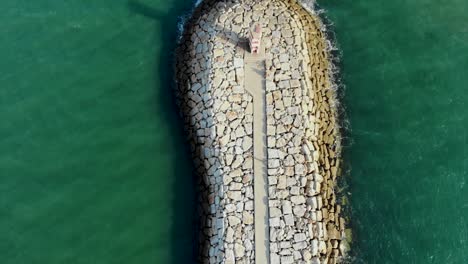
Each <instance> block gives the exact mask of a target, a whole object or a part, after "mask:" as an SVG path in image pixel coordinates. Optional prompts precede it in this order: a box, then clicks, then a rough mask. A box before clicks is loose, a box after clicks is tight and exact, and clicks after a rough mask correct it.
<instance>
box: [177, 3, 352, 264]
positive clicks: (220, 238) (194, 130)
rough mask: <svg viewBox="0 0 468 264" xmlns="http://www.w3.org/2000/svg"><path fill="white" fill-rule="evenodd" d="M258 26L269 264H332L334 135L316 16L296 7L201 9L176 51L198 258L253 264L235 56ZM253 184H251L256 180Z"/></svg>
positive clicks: (246, 102)
mask: <svg viewBox="0 0 468 264" xmlns="http://www.w3.org/2000/svg"><path fill="white" fill-rule="evenodd" d="M253 22H258V23H261V24H262V26H263V27H264V30H265V31H264V45H265V49H266V51H267V52H266V53H265V69H266V72H265V88H266V92H265V97H266V98H265V99H266V111H265V112H266V117H265V118H266V123H267V127H266V131H265V132H266V138H267V140H266V141H267V144H266V145H267V146H266V148H267V159H266V160H265V163H266V166H267V169H268V214H269V219H268V220H269V221H268V224H269V234H268V235H269V245H268V247H269V248H268V251H269V256H268V257H269V263H340V262H342V261H343V259H344V257H345V256H346V253H347V251H348V248H349V245H348V241H347V234H346V233H347V232H345V228H346V223H345V219H344V217H343V215H342V207H341V205H340V204H339V203H338V202H337V190H336V182H337V178H338V177H340V175H341V170H340V168H341V166H340V162H341V137H340V128H339V124H338V120H337V118H338V116H337V115H338V113H337V111H338V110H337V103H338V101H337V98H336V84H335V82H334V80H333V65H332V63H331V59H330V54H329V49H330V43H329V42H328V40H327V39H326V37H325V33H324V27H323V24H322V22H321V21H320V18H319V17H318V16H317V15H316V14H314V13H313V12H310V9H309V11H307V10H306V9H305V8H304V7H303V6H302V5H301V4H300V3H298V2H297V1H295V0H272V1H254V0H244V1H239V2H238V1H214V0H206V1H202V2H201V3H200V4H199V5H198V6H197V7H196V9H195V10H194V12H193V14H192V16H191V17H190V18H189V20H188V21H187V22H186V24H185V27H184V31H183V33H182V38H181V40H180V43H179V46H178V48H177V50H176V70H175V72H176V83H177V85H176V99H177V103H178V105H179V107H180V111H181V115H182V117H183V120H184V126H185V130H186V134H187V137H188V139H189V142H190V146H191V151H192V156H193V159H194V165H195V168H196V174H197V176H198V183H197V184H198V185H197V187H198V189H199V190H198V193H199V197H198V204H199V208H198V212H199V214H200V227H199V229H200V235H199V239H200V241H199V254H198V257H199V259H198V260H199V262H201V263H255V245H254V244H255V237H254V226H255V223H254V216H255V211H254V207H255V206H254V205H255V199H254V181H255V178H256V175H254V173H253V172H254V171H253V165H252V164H253V160H254V159H255V157H254V155H253V145H254V142H253V134H254V133H256V131H254V130H253V98H252V95H251V94H250V93H249V92H248V91H246V90H245V89H244V85H245V78H244V73H245V69H244V66H245V61H244V59H245V58H244V50H245V48H246V38H247V35H248V30H249V28H250V26H251V24H252V23H253ZM257 177H258V176H257Z"/></svg>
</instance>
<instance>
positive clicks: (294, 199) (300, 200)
mask: <svg viewBox="0 0 468 264" xmlns="http://www.w3.org/2000/svg"><path fill="white" fill-rule="evenodd" d="M305 201H306V200H305V198H304V196H301V195H296V196H291V202H292V203H294V204H303V203H305Z"/></svg>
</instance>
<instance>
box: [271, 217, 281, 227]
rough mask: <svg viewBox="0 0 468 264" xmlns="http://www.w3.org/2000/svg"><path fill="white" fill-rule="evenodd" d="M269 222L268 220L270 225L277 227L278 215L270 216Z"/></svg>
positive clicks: (278, 224) (278, 222)
mask: <svg viewBox="0 0 468 264" xmlns="http://www.w3.org/2000/svg"><path fill="white" fill-rule="evenodd" d="M269 222H270V226H271V227H279V226H280V219H279V217H274V218H270V220H269Z"/></svg>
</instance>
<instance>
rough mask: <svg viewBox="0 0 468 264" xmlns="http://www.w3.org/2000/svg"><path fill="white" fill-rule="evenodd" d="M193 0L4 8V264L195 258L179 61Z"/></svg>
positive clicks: (0, 225) (0, 136) (8, 1)
mask: <svg viewBox="0 0 468 264" xmlns="http://www.w3.org/2000/svg"><path fill="white" fill-rule="evenodd" d="M192 4H193V3H192V1H181V0H141V1H140V2H129V1H127V0H101V1H90V0H81V1H54V0H40V1H30V0H2V1H0V36H1V41H0V263H2V264H54V263H57V264H58V263H82V264H85V263H86V264H96V263H100V264H104V263H106V264H108V263H127V264H128V263H138V264H144V263H152V264H164V263H184V264H185V263H191V262H190V261H191V255H192V250H193V225H192V223H193V218H192V215H193V208H194V204H193V203H194V201H195V200H194V192H193V188H194V183H193V181H192V175H191V167H190V164H191V161H190V158H189V156H188V155H187V150H186V148H185V145H184V140H183V135H182V133H183V131H182V130H181V126H180V122H179V120H178V118H177V117H178V115H177V112H176V110H175V108H174V105H173V104H172V92H171V86H170V85H171V79H172V75H171V74H172V67H171V62H170V59H171V58H172V51H173V48H174V47H175V41H176V36H177V22H178V20H177V17H178V16H179V15H182V14H184V13H186V12H187V11H188V10H189V9H190V8H191V6H192Z"/></svg>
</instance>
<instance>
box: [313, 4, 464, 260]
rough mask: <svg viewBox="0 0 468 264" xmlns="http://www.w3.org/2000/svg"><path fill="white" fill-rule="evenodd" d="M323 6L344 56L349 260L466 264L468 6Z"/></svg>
mask: <svg viewBox="0 0 468 264" xmlns="http://www.w3.org/2000/svg"><path fill="white" fill-rule="evenodd" d="M319 3H320V4H321V7H323V8H324V9H325V10H326V11H327V12H326V14H325V15H326V16H327V17H328V18H329V19H330V20H331V21H332V22H333V23H334V26H333V28H334V31H335V33H336V38H337V41H338V47H339V48H340V52H341V53H342V59H341V70H342V79H343V82H344V84H345V85H346V89H345V95H344V97H343V100H342V103H343V105H344V106H345V110H346V113H347V116H348V118H347V120H348V121H349V124H350V125H349V126H348V128H349V129H348V131H347V133H346V141H347V146H346V148H345V151H344V152H345V153H344V158H345V162H346V164H347V166H348V169H350V172H349V173H348V175H347V181H348V184H349V189H348V191H349V192H350V193H351V199H350V201H351V202H350V204H351V209H352V215H351V217H352V227H353V242H354V244H353V245H352V246H353V249H354V252H353V254H354V260H353V263H403V264H408V263H438V264H439V263H440V264H442V263H443V264H449V263H459V264H463V263H468V187H467V185H466V184H467V178H468V90H467V89H468V1H466V0H448V1H442V2H441V1H436V0H411V1H407V0H392V1H388V0H372V1H371V0H366V1H364V0H353V1H343V0H320V1H319Z"/></svg>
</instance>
